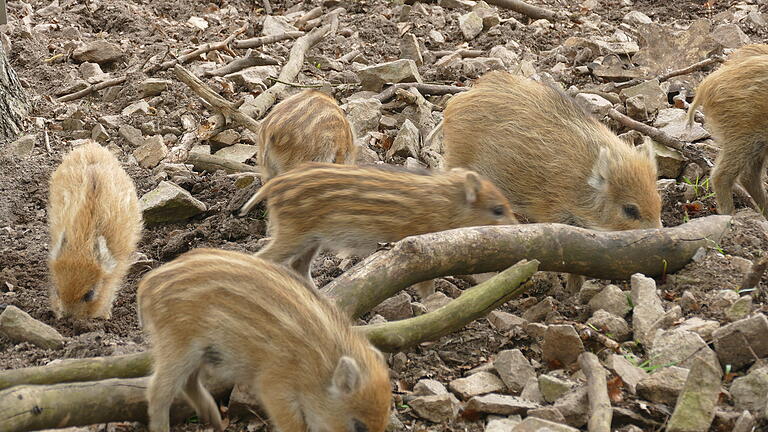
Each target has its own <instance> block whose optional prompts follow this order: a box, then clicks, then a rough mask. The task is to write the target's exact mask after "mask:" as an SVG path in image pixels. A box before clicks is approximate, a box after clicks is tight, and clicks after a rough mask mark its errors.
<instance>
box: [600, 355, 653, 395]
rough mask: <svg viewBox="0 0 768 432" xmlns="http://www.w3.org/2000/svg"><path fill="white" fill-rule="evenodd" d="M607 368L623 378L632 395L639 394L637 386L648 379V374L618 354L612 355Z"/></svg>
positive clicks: (607, 362)
mask: <svg viewBox="0 0 768 432" xmlns="http://www.w3.org/2000/svg"><path fill="white" fill-rule="evenodd" d="M606 366H607V367H608V369H610V370H612V371H613V372H614V373H615V374H616V375H617V376H618V377H619V378H621V380H622V381H623V382H624V384H626V385H627V389H629V392H630V393H632V394H636V393H637V384H638V383H640V381H642V380H644V379H646V378H648V372H646V371H644V370H643V369H641V368H639V367H637V366H635V365H633V364H632V363H630V361H629V360H627V359H626V358H625V357H624V356H621V355H618V354H612V355H611V356H610V357H608V359H607V361H606Z"/></svg>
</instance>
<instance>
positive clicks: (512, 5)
mask: <svg viewBox="0 0 768 432" xmlns="http://www.w3.org/2000/svg"><path fill="white" fill-rule="evenodd" d="M487 3H488V4H492V5H494V6H498V7H500V8H503V9H509V10H511V11H515V12H517V13H520V14H523V15H525V16H527V17H528V18H532V19H535V20H537V19H545V20H547V21H560V20H563V19H565V18H567V16H566V15H565V14H562V13H557V12H553V11H551V10H549V9H544V8H542V7H538V6H534V5H530V4H528V3H525V2H522V1H520V0H488V1H487Z"/></svg>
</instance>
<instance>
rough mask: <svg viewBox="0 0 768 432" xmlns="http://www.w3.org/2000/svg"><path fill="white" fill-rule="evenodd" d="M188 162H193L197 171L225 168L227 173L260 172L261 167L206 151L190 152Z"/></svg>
mask: <svg viewBox="0 0 768 432" xmlns="http://www.w3.org/2000/svg"><path fill="white" fill-rule="evenodd" d="M187 163H190V164H192V166H193V167H194V169H195V170H196V171H208V172H216V171H218V170H224V171H226V172H227V174H234V173H243V172H252V173H256V174H259V168H258V167H255V166H252V165H248V164H244V163H240V162H235V161H232V160H229V159H225V158H223V157H221V156H216V155H208V154H204V153H190V154H189V155H188V156H187Z"/></svg>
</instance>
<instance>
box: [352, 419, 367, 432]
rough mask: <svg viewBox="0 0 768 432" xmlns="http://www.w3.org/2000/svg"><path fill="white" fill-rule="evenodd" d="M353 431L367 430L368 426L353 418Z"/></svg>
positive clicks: (365, 431)
mask: <svg viewBox="0 0 768 432" xmlns="http://www.w3.org/2000/svg"><path fill="white" fill-rule="evenodd" d="M353 432H368V426H366V425H365V424H363V422H361V421H360V420H358V419H355V421H354V429H353Z"/></svg>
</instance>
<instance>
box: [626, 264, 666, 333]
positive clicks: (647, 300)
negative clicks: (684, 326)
mask: <svg viewBox="0 0 768 432" xmlns="http://www.w3.org/2000/svg"><path fill="white" fill-rule="evenodd" d="M631 281H632V291H631V299H632V304H633V305H634V308H633V309H632V326H633V328H634V334H635V339H636V340H639V341H640V342H641V343H642V344H643V345H645V346H646V347H647V346H650V344H651V342H653V337H654V336H655V335H652V334H647V332H648V330H650V329H651V327H652V326H653V324H654V323H655V322H656V321H657V320H658V319H659V318H661V317H662V316H663V315H664V308H663V307H662V305H661V299H660V298H659V296H658V295H657V294H656V282H655V281H654V280H653V279H651V278H648V277H645V276H643V275H641V274H639V273H637V274H634V275H632V279H631Z"/></svg>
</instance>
